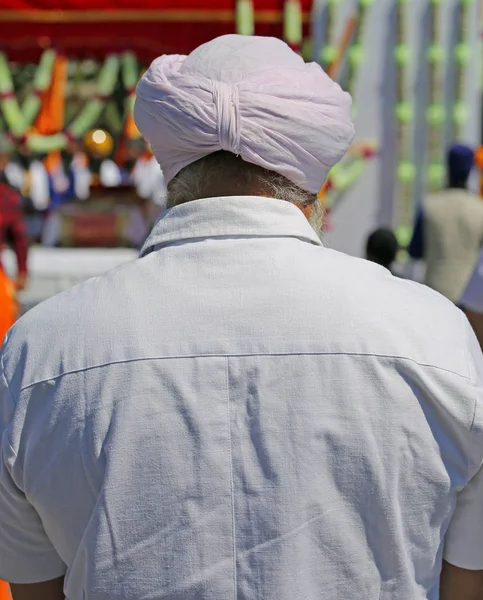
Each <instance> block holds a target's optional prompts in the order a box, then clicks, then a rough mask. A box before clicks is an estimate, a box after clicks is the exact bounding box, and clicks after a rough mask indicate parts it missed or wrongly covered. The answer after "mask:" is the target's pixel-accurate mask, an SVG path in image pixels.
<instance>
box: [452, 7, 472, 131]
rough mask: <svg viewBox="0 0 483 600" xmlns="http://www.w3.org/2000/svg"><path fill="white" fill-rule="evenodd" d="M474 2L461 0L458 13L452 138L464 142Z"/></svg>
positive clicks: (467, 112)
mask: <svg viewBox="0 0 483 600" xmlns="http://www.w3.org/2000/svg"><path fill="white" fill-rule="evenodd" d="M473 4H474V0H460V1H459V4H458V7H457V12H456V20H457V24H456V25H457V31H458V39H457V44H456V46H455V48H454V62H455V92H454V101H455V103H454V106H453V110H452V116H453V130H452V138H453V139H454V140H460V141H462V140H463V139H464V131H465V126H466V124H467V122H468V114H469V111H468V108H467V106H466V98H465V96H466V90H465V87H466V82H467V79H468V65H469V63H470V60H471V56H472V48H471V44H470V40H469V34H468V32H469V25H470V19H471V11H470V9H471V7H472V5H473Z"/></svg>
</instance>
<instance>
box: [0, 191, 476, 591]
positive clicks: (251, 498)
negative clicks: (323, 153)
mask: <svg viewBox="0 0 483 600" xmlns="http://www.w3.org/2000/svg"><path fill="white" fill-rule="evenodd" d="M1 360H2V364H3V375H2V382H3V388H2V392H1V396H0V407H1V411H0V430H1V431H3V436H2V461H1V465H2V466H1V471H0V557H1V560H0V579H6V580H11V581H13V582H35V581H39V580H47V579H51V578H55V577H57V576H60V575H62V574H63V573H66V580H65V581H66V583H65V593H66V597H67V598H68V600H101V599H106V598H116V600H128V599H129V600H133V599H135V598H149V599H150V600H160V599H165V598H170V599H171V600H174V599H180V600H181V599H182V600H189V599H193V600H194V599H195V598H196V599H197V600H208V599H209V600H222V599H223V600H225V599H227V598H235V597H237V598H241V599H247V600H248V599H252V598H253V599H255V598H263V599H264V600H271V599H274V600H275V599H276V600H301V599H304V600H316V599H319V598H321V597H323V598H324V600H340V599H346V598H347V599H348V598H358V599H359V600H374V599H375V598H388V599H389V598H390V599H391V600H408V599H409V598H410V599H411V600H421V599H423V598H428V599H431V600H436V599H437V598H438V593H439V592H438V585H439V573H440V568H441V562H442V556H443V544H444V536H445V533H446V531H447V528H448V527H451V544H449V545H448V548H447V553H448V556H450V557H451V559H452V560H453V561H455V562H456V563H459V564H460V565H462V566H465V565H466V566H469V567H470V568H476V567H478V568H483V548H482V544H483V531H482V526H483V520H482V519H481V518H480V519H479V520H476V521H474V522H473V532H472V533H473V535H472V536H471V538H470V543H471V544H473V546H472V548H471V554H470V553H469V552H468V551H467V548H466V539H462V538H461V532H463V531H464V529H465V522H464V519H463V522H461V521H460V522H452V515H453V513H454V510H455V507H456V505H457V503H458V492H460V491H461V490H463V489H465V490H470V491H473V496H474V495H475V494H474V487H473V488H472V487H471V486H470V487H466V486H467V484H468V481H469V480H470V479H471V478H472V477H473V476H474V475H475V474H476V473H477V472H478V471H479V469H480V467H481V464H482V462H483V412H482V401H483V388H482V369H483V360H482V356H481V353H480V350H479V347H478V344H477V342H476V340H475V337H474V335H473V333H472V331H471V328H470V327H469V325H468V323H467V321H466V319H465V317H464V316H463V314H462V313H461V312H460V311H459V310H457V309H456V308H455V307H454V306H453V305H452V304H451V303H450V302H448V301H447V300H445V299H444V298H443V297H442V296H439V295H438V294H436V293H435V292H433V291H431V290H429V289H427V288H425V287H423V286H420V285H418V284H415V283H411V282H407V281H404V280H401V279H398V278H394V277H392V276H391V274H390V273H389V272H388V271H387V270H385V269H384V268H382V267H379V266H377V265H374V264H372V263H369V262H366V261H362V260H359V259H355V258H352V257H349V256H346V255H343V254H340V253H337V252H334V251H332V250H329V249H327V248H324V247H323V246H322V244H321V243H320V241H319V239H318V237H317V236H316V235H315V233H314V232H313V230H312V229H311V227H310V226H309V224H308V223H307V221H306V220H305V218H304V217H303V215H302V213H301V212H300V211H299V210H298V209H297V208H296V207H295V206H293V205H291V204H288V203H285V202H282V201H278V200H272V199H264V198H251V197H245V198H215V199H207V200H199V201H196V202H192V203H189V204H186V205H183V206H179V207H177V208H175V209H173V210H171V211H168V212H166V213H164V214H163V215H162V217H161V219H160V220H159V221H158V223H157V224H156V226H155V228H154V230H153V232H152V234H151V237H150V238H149V239H148V241H147V243H146V245H145V247H144V249H143V250H142V253H141V258H140V259H139V260H135V261H132V262H130V263H128V264H127V265H124V266H122V267H120V268H117V269H115V270H113V271H110V272H109V273H107V274H106V275H104V276H101V277H97V278H95V279H91V280H89V281H87V282H85V283H82V284H80V285H79V286H77V287H75V288H73V289H71V290H69V291H67V292H65V293H63V294H61V295H60V296H57V297H56V298H53V299H51V300H49V301H47V302H45V303H44V304H42V305H40V306H39V307H37V308H35V309H33V310H32V311H31V312H29V313H28V314H27V315H26V316H25V317H23V318H22V319H21V320H20V321H19V322H18V323H17V325H16V326H15V327H14V328H13V330H11V332H10V334H9V335H8V338H7V342H6V344H5V345H4V348H3V352H2V357H1ZM468 496H470V497H469V498H468ZM460 497H461V498H463V502H464V504H465V506H466V508H467V511H468V513H471V512H472V511H473V510H474V511H475V514H476V513H477V512H478V510H480V508H479V507H480V506H481V505H482V504H483V502H482V500H483V499H482V497H481V494H478V493H477V494H476V497H473V498H471V494H466V493H465V492H463V494H462V495H461V496H460ZM465 561H469V563H468V564H467V563H466V562H465Z"/></svg>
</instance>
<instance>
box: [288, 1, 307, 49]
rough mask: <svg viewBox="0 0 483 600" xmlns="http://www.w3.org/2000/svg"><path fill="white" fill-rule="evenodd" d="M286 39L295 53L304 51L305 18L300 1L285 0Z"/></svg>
mask: <svg viewBox="0 0 483 600" xmlns="http://www.w3.org/2000/svg"><path fill="white" fill-rule="evenodd" d="M283 24H284V39H285V41H286V42H287V44H288V45H289V46H290V47H291V48H292V50H293V51H294V52H297V53H298V54H300V53H301V51H302V41H303V18H302V5H301V4H300V0H285V4H284V15H283Z"/></svg>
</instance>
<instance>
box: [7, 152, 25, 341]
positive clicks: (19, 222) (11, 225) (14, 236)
mask: <svg viewBox="0 0 483 600" xmlns="http://www.w3.org/2000/svg"><path fill="white" fill-rule="evenodd" d="M7 163H8V153H7V152H4V153H0V253H1V251H2V250H3V249H4V248H5V246H6V245H11V246H12V248H13V250H14V251H15V255H16V258H17V278H16V281H15V282H12V281H11V280H10V278H9V277H8V276H7V274H6V273H5V271H4V270H3V268H2V263H1V254H0V340H2V339H3V337H4V335H5V334H6V332H7V331H8V329H9V328H10V327H11V326H12V325H13V323H14V322H15V319H16V318H17V312H18V310H17V301H16V298H15V296H16V293H15V292H16V291H19V290H23V289H24V288H25V286H26V283H27V252H28V240H27V234H26V230H25V222H24V215H23V208H22V196H21V195H20V193H19V192H18V191H17V190H16V189H15V188H13V187H12V186H11V185H10V184H9V183H8V181H7V177H6V175H5V167H6V165H7Z"/></svg>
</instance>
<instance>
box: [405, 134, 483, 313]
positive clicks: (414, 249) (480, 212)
mask: <svg viewBox="0 0 483 600" xmlns="http://www.w3.org/2000/svg"><path fill="white" fill-rule="evenodd" d="M473 165H474V152H473V150H472V149H471V148H468V147H466V146H461V145H456V146H453V147H451V148H450V150H449V152H448V173H449V182H448V183H449V185H448V189H446V190H443V191H441V192H438V193H435V194H431V195H430V196H429V197H428V198H427V199H426V201H425V203H424V204H423V207H422V209H421V211H420V213H419V214H418V217H417V220H416V224H415V228H414V235H413V239H412V241H411V244H410V246H409V254H410V256H411V257H412V258H413V259H416V260H418V259H424V260H425V262H426V268H427V269H426V278H425V283H426V284H427V285H428V286H429V287H431V288H433V289H435V290H436V291H438V292H440V293H441V294H443V295H444V296H446V297H447V298H449V299H450V300H451V301H453V302H455V303H457V302H458V301H459V299H460V297H461V294H462V292H463V289H464V287H465V285H466V283H467V282H468V279H469V277H470V275H471V272H472V270H473V267H474V266H475V263H476V260H477V258H478V253H479V251H480V247H481V245H482V244H483V202H482V201H481V198H480V197H479V196H477V195H476V194H473V193H471V192H470V191H468V189H467V186H468V179H469V176H470V173H471V170H472V168H473Z"/></svg>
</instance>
